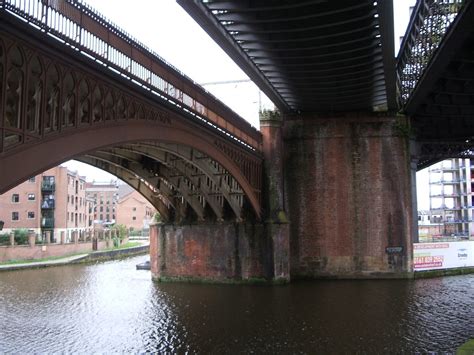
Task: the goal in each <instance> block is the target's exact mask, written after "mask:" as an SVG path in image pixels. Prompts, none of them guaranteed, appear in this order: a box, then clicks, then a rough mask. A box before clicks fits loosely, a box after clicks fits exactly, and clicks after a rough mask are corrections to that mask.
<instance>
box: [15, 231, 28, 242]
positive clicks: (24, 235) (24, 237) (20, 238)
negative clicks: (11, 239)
mask: <svg viewBox="0 0 474 355" xmlns="http://www.w3.org/2000/svg"><path fill="white" fill-rule="evenodd" d="M15 244H17V245H26V244H28V229H26V228H21V229H15Z"/></svg>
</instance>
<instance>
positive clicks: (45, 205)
mask: <svg viewBox="0 0 474 355" xmlns="http://www.w3.org/2000/svg"><path fill="white" fill-rule="evenodd" d="M54 206H55V201H54V200H43V201H41V209H42V210H52V209H54Z"/></svg>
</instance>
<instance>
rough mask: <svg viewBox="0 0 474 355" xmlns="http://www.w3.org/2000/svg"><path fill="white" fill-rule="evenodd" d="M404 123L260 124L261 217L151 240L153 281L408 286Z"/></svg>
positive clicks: (410, 186) (175, 230) (158, 234)
mask: <svg viewBox="0 0 474 355" xmlns="http://www.w3.org/2000/svg"><path fill="white" fill-rule="evenodd" d="M408 127H409V125H408V122H407V121H406V119H405V118H400V117H395V116H390V115H387V114H365V115H363V114H344V115H340V116H338V117H309V116H308V117H305V116H287V117H285V118H284V119H282V117H281V116H280V115H279V114H278V113H275V112H265V113H264V114H262V116H261V132H262V135H263V155H264V162H265V164H264V165H265V166H264V175H265V176H264V179H263V201H262V206H263V217H262V219H261V220H260V221H256V220H253V221H251V220H241V221H228V222H214V223H202V222H201V223H198V224H186V225H176V224H175V225H171V224H157V225H154V226H153V227H152V232H151V249H150V252H151V260H152V273H153V277H154V278H155V279H157V280H201V281H202V280H207V281H218V282H239V281H247V282H249V281H250V282H251V281H255V280H267V281H268V280H269V281H273V282H288V281H290V279H297V278H408V277H411V275H412V239H413V237H414V236H415V234H416V220H415V218H414V217H415V214H414V213H415V212H416V199H415V187H414V184H415V172H416V161H414V159H413V156H412V153H411V149H410V146H411V145H410V141H409V139H408V136H409V128H408Z"/></svg>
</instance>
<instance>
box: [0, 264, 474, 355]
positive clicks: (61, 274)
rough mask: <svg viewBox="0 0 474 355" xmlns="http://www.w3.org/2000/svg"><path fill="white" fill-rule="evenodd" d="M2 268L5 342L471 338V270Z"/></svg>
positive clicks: (1, 345)
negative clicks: (264, 274) (313, 272)
mask: <svg viewBox="0 0 474 355" xmlns="http://www.w3.org/2000/svg"><path fill="white" fill-rule="evenodd" d="M146 259H147V256H140V257H135V258H130V259H126V260H121V261H111V262H104V263H98V264H94V265H72V266H65V267H54V268H47V269H37V270H23V271H14V272H13V271H12V272H1V273H0V353H58V352H61V353H63V352H68V353H71V352H72V353H88V354H90V353H117V352H118V353H143V352H154V353H156V352H168V353H170V352H172V353H184V352H188V353H196V352H198V353H219V354H222V353H259V354H260V353H269V354H278V353H280V354H289V353H292V354H293V353H326V354H335V353H351V354H352V353H377V354H381V353H401V352H405V353H414V352H421V353H426V352H429V351H437V352H439V351H447V352H452V351H454V350H455V349H456V348H457V347H458V346H459V345H460V344H462V343H464V342H465V341H467V340H468V339H469V338H474V275H465V276H454V277H446V278H437V279H426V280H416V281H314V282H297V283H293V284H291V285H288V286H279V287H270V286H230V285H199V284H158V283H154V282H152V281H151V278H150V272H149V271H137V270H136V269H135V265H136V264H137V263H140V262H143V261H145V260H146Z"/></svg>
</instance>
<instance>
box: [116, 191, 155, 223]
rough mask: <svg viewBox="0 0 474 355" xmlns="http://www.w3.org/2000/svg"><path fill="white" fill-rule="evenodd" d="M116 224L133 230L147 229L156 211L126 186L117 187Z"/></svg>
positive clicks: (137, 193)
mask: <svg viewBox="0 0 474 355" xmlns="http://www.w3.org/2000/svg"><path fill="white" fill-rule="evenodd" d="M118 197H119V198H118V203H117V223H118V224H123V225H125V226H127V227H128V228H133V229H135V230H143V229H148V228H149V224H150V222H151V221H152V220H153V216H154V215H155V213H156V209H155V208H154V207H153V205H152V204H151V203H150V202H148V201H147V200H146V199H145V198H144V197H143V196H142V195H140V193H139V192H138V191H136V190H134V189H133V188H131V187H130V186H128V185H125V184H123V185H119V188H118Z"/></svg>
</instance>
